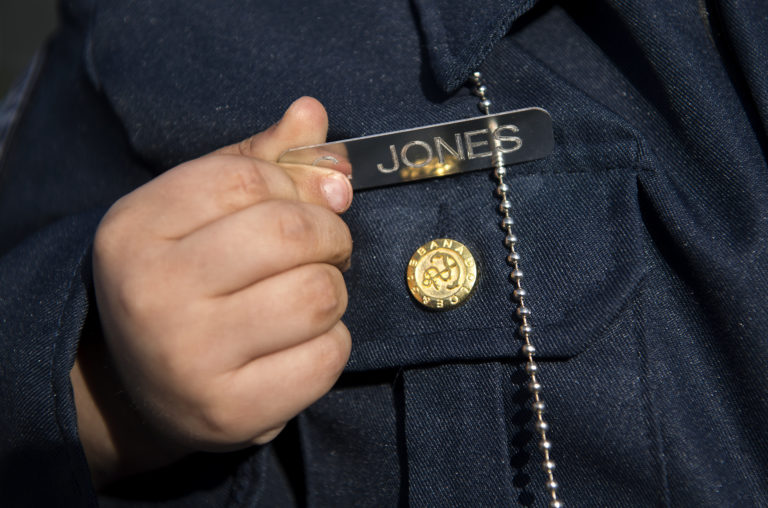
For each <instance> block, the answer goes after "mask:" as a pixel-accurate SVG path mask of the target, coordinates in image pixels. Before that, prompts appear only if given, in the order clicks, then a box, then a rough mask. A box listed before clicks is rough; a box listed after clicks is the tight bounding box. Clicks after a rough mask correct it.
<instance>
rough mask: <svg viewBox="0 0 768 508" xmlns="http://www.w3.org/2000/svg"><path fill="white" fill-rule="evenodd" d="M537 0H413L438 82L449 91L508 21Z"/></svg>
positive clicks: (505, 29) (481, 57)
mask: <svg viewBox="0 0 768 508" xmlns="http://www.w3.org/2000/svg"><path fill="white" fill-rule="evenodd" d="M535 3H536V0H473V1H471V2H462V1H458V2H457V1H455V0H414V4H415V6H416V9H417V11H418V14H419V22H420V24H421V29H422V32H423V34H424V39H425V43H426V46H427V54H428V56H429V65H430V66H431V68H432V72H433V74H434V76H435V79H436V80H437V83H438V84H439V86H440V87H441V88H442V89H443V90H445V91H446V92H452V91H453V90H455V89H456V88H458V87H459V86H461V85H462V84H463V83H464V82H466V80H467V78H468V77H469V74H470V73H471V72H472V71H473V70H475V69H476V68H477V67H478V66H479V65H480V64H481V63H482V61H483V60H484V59H485V57H487V56H488V54H489V53H490V51H491V49H492V48H493V46H494V44H496V42H498V41H499V39H501V38H502V37H503V36H504V35H505V34H506V33H507V32H508V31H509V27H510V25H512V23H513V22H514V21H515V20H516V19H517V18H518V17H520V16H521V15H522V14H524V13H525V12H526V11H527V10H529V9H530V8H531V7H533V4H535Z"/></svg>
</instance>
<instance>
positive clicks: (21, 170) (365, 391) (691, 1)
mask: <svg viewBox="0 0 768 508" xmlns="http://www.w3.org/2000/svg"><path fill="white" fill-rule="evenodd" d="M534 3H535V2H532V1H525V0H516V1H509V2H502V1H490V0H489V1H484V2H471V3H461V4H460V5H459V4H457V3H455V2H447V1H442V0H413V1H406V0H395V1H392V2H386V3H381V2H354V3H348V2H338V1H334V0H329V1H319V2H291V1H285V0H283V1H280V2H277V1H273V0H268V1H259V2H257V1H242V2H229V1H221V2H217V3H216V4H215V5H214V4H211V3H205V2H189V1H186V2H181V1H179V0H167V1H164V2H151V1H148V0H132V1H130V2H126V1H117V0H102V1H96V0H69V1H68V2H64V3H63V5H62V20H63V23H62V29H61V31H60V33H59V34H58V35H57V37H56V38H55V39H54V41H53V42H52V44H51V45H50V47H49V48H48V51H47V53H46V59H45V61H44V62H43V65H42V68H41V70H40V72H39V73H38V75H37V78H36V84H35V86H34V89H32V90H31V92H30V94H29V95H28V100H27V101H26V102H25V103H24V104H25V105H24V107H23V108H22V109H21V110H18V111H15V112H14V113H13V116H14V118H17V119H18V121H17V122H16V127H15V128H14V130H13V135H12V136H11V137H10V138H8V139H6V140H5V145H4V146H5V157H4V159H3V165H2V167H0V174H2V175H3V180H2V183H1V184H0V252H2V253H4V257H3V258H2V261H1V262H0V274H2V286H0V323H2V329H0V337H2V350H1V351H0V355H2V360H3V361H2V363H1V364H0V365H2V367H0V368H2V371H0V372H1V376H0V384H1V385H2V387H3V390H2V391H1V392H0V404H2V406H1V407H2V408H3V409H4V412H3V413H4V416H3V417H1V418H0V428H2V429H3V431H4V434H3V441H2V443H3V448H2V449H0V452H1V453H2V455H0V461H1V463H2V469H3V470H4V471H5V470H10V469H11V468H13V466H14V464H22V465H23V467H19V468H18V470H17V472H19V473H20V474H17V475H15V476H14V477H13V478H14V482H13V483H11V482H8V481H6V480H5V479H4V477H0V482H2V491H1V492H0V495H2V496H4V497H7V498H10V499H24V496H25V495H26V494H25V493H27V492H30V491H31V490H33V489H34V486H35V485H38V484H39V483H43V482H45V483H46V484H49V485H51V486H52V487H51V491H50V492H51V494H50V495H51V496H59V499H60V500H61V502H60V503H56V504H58V505H64V506H66V505H68V504H69V505H71V506H81V505H88V503H90V504H93V503H95V502H96V497H95V496H94V494H93V493H92V491H91V490H90V486H89V485H88V484H87V465H86V464H85V461H84V458H83V456H82V452H81V451H80V450H79V448H78V444H77V440H76V428H75V421H76V420H75V418H74V407H73V405H72V400H71V395H70V392H69V391H68V390H69V388H68V372H69V370H68V369H69V367H70V366H71V362H72V360H73V356H72V355H74V351H75V348H76V344H77V340H78V334H79V330H80V327H81V326H82V323H83V320H84V319H85V316H86V315H87V313H88V312H89V309H90V308H91V306H90V304H89V298H88V296H87V288H88V285H89V284H90V282H89V274H88V271H87V270H83V269H82V267H83V266H85V264H87V250H88V244H89V242H90V240H89V238H90V235H91V234H92V231H93V227H94V226H95V220H96V218H97V217H98V216H99V214H100V213H101V212H100V210H101V211H103V209H104V207H105V206H107V205H109V204H110V203H111V202H113V201H114V200H115V199H116V198H117V197H119V196H120V195H122V194H124V193H126V192H128V191H130V190H131V189H132V188H134V187H135V186H137V185H139V184H141V183H142V182H144V181H146V180H147V179H149V178H151V176H152V175H154V174H157V173H159V172H161V171H163V170H165V169H167V168H169V167H171V166H173V165H174V164H176V163H178V162H181V161H184V160H187V159H189V158H192V157H195V156H197V155H200V154H203V153H206V152H207V151H209V150H211V149H213V148H216V147H218V146H221V145H223V144H227V143H231V142H234V141H237V140H239V139H241V138H245V137H247V136H249V135H251V134H252V133H254V132H256V131H259V130H262V129H264V128H266V127H267V126H269V125H271V124H272V123H273V122H275V121H276V120H277V119H278V118H279V117H280V115H281V114H282V111H283V110H284V109H285V107H286V106H287V105H288V104H290V103H291V102H292V101H293V100H294V99H295V98H297V97H299V96H301V95H312V96H315V97H317V98H318V99H320V100H321V101H322V102H323V104H324V105H325V106H326V108H327V110H328V113H329V116H330V134H329V138H330V139H343V138H347V137H355V136H362V135H367V134H373V133H378V132H385V131H388V130H397V129H405V128H410V127H416V126H420V125H425V124H430V123H436V122H443V121H451V120H455V119H459V118H466V117H470V116H473V115H476V114H477V99H476V98H475V97H473V96H472V95H471V94H470V92H469V88H468V87H467V86H464V85H463V82H464V81H465V79H466V77H468V75H469V73H470V72H471V71H473V70H475V69H478V70H480V71H482V72H483V74H484V76H485V80H486V81H487V85H488V87H489V93H490V96H491V99H492V101H493V109H494V111H497V112H500V111H503V110H512V109H518V108H524V107H529V106H538V107H543V108H545V109H547V110H548V111H549V112H550V113H551V115H552V118H553V123H554V134H555V141H556V147H555V151H554V153H553V154H552V155H551V156H550V157H548V158H547V159H544V160H540V161H533V162H529V163H524V164H519V165H516V166H514V167H511V168H510V176H509V177H508V180H509V182H508V183H509V184H510V186H511V191H510V199H511V201H512V202H513V205H514V207H513V216H514V218H515V220H516V224H515V232H516V234H517V235H518V237H519V238H520V243H519V246H518V250H519V252H520V253H521V255H522V269H523V271H524V273H525V279H524V281H525V284H524V285H525V287H526V289H528V291H529V293H530V297H529V298H528V299H527V303H528V305H529V306H530V307H531V309H532V312H533V323H534V326H535V343H536V345H537V347H538V350H539V355H538V358H539V360H540V361H539V365H540V369H541V379H542V381H543V384H544V387H545V391H544V398H545V400H546V402H547V405H548V411H547V420H548V421H549V422H550V424H551V426H552V431H551V433H550V436H551V438H552V440H553V441H554V445H555V448H554V451H553V454H554V458H555V460H556V462H557V465H558V469H557V471H556V476H557V478H558V480H559V481H560V483H561V485H562V497H563V499H564V501H565V502H566V503H567V504H568V505H571V506H655V505H661V506H762V505H765V504H766V503H767V502H768V482H766V479H765V476H766V475H765V471H766V466H768V464H767V463H768V439H766V435H765V432H764V430H763V422H764V421H765V420H766V419H767V418H768V402H767V399H766V397H765V395H764V394H765V392H766V382H765V376H764V371H765V367H766V365H768V345H766V340H765V338H766V336H768V317H766V313H765V309H766V303H765V302H766V297H768V250H767V249H766V245H768V243H767V242H768V178H766V177H767V176H768V171H767V169H768V168H767V167H766V151H767V150H768V141H767V140H768V138H767V137H766V119H767V118H768V56H767V55H768V53H767V52H768V50H766V48H768V22H767V21H766V16H768V7H766V6H765V5H764V2H761V1H759V0H739V1H733V2H725V1H718V0H706V1H697V0H682V1H678V0H646V1H640V0H594V1H590V2H576V1H563V2H555V1H546V2H544V1H542V2H538V3H535V5H534ZM493 191H494V182H493V180H492V178H490V175H489V174H488V173H486V172H479V173H474V174H465V175H459V176H454V177H449V178H444V179H439V180H431V181H421V182H418V183H413V184H409V185H402V186H398V187H391V188H384V189H375V190H369V191H364V192H360V193H358V194H357V195H356V196H355V198H354V203H353V206H352V208H351V209H350V210H349V211H348V212H347V213H346V214H345V215H344V218H345V220H346V221H347V223H348V224H349V226H350V229H351V231H352V234H353V238H354V241H355V251H354V253H353V260H352V267H351V269H350V270H349V271H348V272H347V273H346V275H345V277H346V281H347V286H348V290H349V295H350V299H349V302H350V303H349V308H348V311H347V313H346V315H345V317H344V321H345V323H346V324H347V326H348V327H349V328H350V330H351V332H352V336H353V350H352V356H351V358H350V361H349V364H348V367H347V371H346V373H345V374H344V375H343V376H342V379H341V380H340V381H339V384H338V386H337V387H336V388H334V390H332V392H331V393H330V394H329V395H328V396H326V397H324V398H323V399H321V400H320V401H318V402H317V403H316V404H314V405H313V406H311V407H310V408H309V409H307V410H306V411H305V412H303V413H302V414H301V415H300V416H299V417H298V418H297V420H296V421H295V422H294V423H292V424H291V426H290V427H289V429H288V431H287V432H286V433H284V435H283V436H282V437H281V438H279V439H278V440H277V442H276V443H275V445H274V446H272V445H270V446H266V447H262V448H259V449H255V450H248V451H245V452H242V453H240V454H235V455H231V456H222V457H211V456H200V457H195V458H193V459H192V460H190V461H187V462H185V463H182V464H179V465H177V466H174V467H171V468H169V470H167V471H164V472H163V473H162V475H155V477H154V479H153V478H151V477H143V478H137V479H134V480H131V481H129V482H127V483H126V484H125V485H124V486H123V488H122V490H121V491H120V492H116V493H113V494H112V495H111V496H101V497H100V499H99V501H100V502H101V503H102V505H104V506H185V505H187V506H224V505H227V506H230V505H232V506H284V505H290V504H294V503H295V504H298V505H308V506H394V505H413V506H510V505H515V504H519V505H523V506H544V505H545V504H546V498H545V496H544V475H543V473H542V472H541V469H540V467H539V460H540V459H539V452H538V450H537V446H536V439H535V432H534V430H533V422H532V415H531V411H530V410H529V409H528V404H529V402H530V400H529V395H528V392H527V390H526V389H525V387H524V384H525V381H526V376H525V373H524V370H523V364H522V358H521V356H520V354H519V349H520V343H519V339H518V338H517V336H516V333H515V327H516V321H515V319H514V318H513V307H512V305H511V303H510V299H509V296H510V290H511V286H510V284H509V283H508V282H507V280H508V279H507V276H508V271H509V267H508V266H507V265H506V263H505V262H504V258H505V253H506V250H505V247H504V245H503V242H502V241H503V234H502V232H501V230H500V228H499V215H498V214H497V212H496V206H497V199H496V197H495V196H494V192H493ZM46 226H47V227H48V229H44V228H46ZM41 230H42V231H41ZM35 231H40V232H38V233H37V234H36V235H34V236H31V235H32V234H33V232H35ZM438 237H450V238H454V239H456V240H459V241H461V242H463V243H464V244H466V245H467V246H469V248H470V249H471V250H472V251H473V253H474V254H475V257H476V258H477V260H478V264H479V267H480V274H481V275H480V278H479V281H478V287H477V290H476V293H475V294H474V295H473V296H472V298H471V299H470V300H469V301H468V302H467V303H466V304H465V305H463V306H461V307H459V308H457V309H455V310H452V311H450V312H444V313H435V312H430V311H427V310H424V309H422V308H420V307H419V306H418V304H416V303H415V302H414V301H413V300H412V299H411V297H410V296H409V294H408V292H407V288H406V285H405V266H406V263H407V260H408V259H409V258H410V256H411V254H412V253H413V251H414V250H415V249H416V248H417V247H418V246H420V245H421V244H423V243H425V242H426V241H428V240H430V239H432V238H438ZM46 365H47V368H44V366H46ZM51 366H53V367H52V368H51ZM51 387H55V389H54V390H53V391H52V390H51ZM22 393H23V394H24V395H21V394H22ZM54 395H55V397H54ZM19 457H22V458H19ZM43 457H44V458H43ZM37 463H39V466H37V470H38V471H39V472H38V473H37V474H36V476H34V477H32V476H29V475H26V474H25V471H28V470H29V468H34V467H36V466H35V464H37ZM25 468H26V469H25ZM24 478H28V479H27V480H25V479H24ZM43 478H45V479H43ZM46 495H48V494H46ZM30 499H32V498H30Z"/></svg>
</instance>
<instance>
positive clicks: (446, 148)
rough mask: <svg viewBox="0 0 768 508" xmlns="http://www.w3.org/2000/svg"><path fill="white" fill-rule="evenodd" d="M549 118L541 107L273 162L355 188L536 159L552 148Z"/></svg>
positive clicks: (299, 152)
mask: <svg viewBox="0 0 768 508" xmlns="http://www.w3.org/2000/svg"><path fill="white" fill-rule="evenodd" d="M554 145H555V142H554V138H553V135H552V119H551V117H550V116H549V113H547V112H546V111H545V110H543V109H540V108H530V109H521V110H517V111H509V112H506V113H499V114H497V115H487V116H480V117H475V118H470V119H468V120H459V121H456V122H448V123H441V124H437V125H429V126H427V127H419V128H416V129H407V130H402V131H395V132H387V133H384V134H376V135H373V136H365V137H362V138H354V139H348V140H345V141H335V142H332V143H324V144H322V145H314V146H305V147H301V148H294V149H291V150H288V151H287V152H285V153H283V154H282V155H281V156H280V158H279V159H278V162H281V163H288V164H306V165H312V166H321V167H326V168H331V169H336V170H338V171H342V172H343V173H346V174H348V175H351V176H350V178H351V180H352V187H353V188H354V189H355V190H360V189H369V188H372V187H382V186H387V185H395V184H399V183H405V182H410V181H413V180H421V179H423V178H435V177H440V176H446V175H451V174H455V173H465V172H467V171H476V170H479V169H487V168H490V167H492V166H493V160H494V157H498V158H499V159H500V161H501V163H502V164H504V165H509V164H516V163H519V162H526V161H531V160H535V159H541V158H544V157H546V156H548V155H549V154H551V153H552V150H553V148H554Z"/></svg>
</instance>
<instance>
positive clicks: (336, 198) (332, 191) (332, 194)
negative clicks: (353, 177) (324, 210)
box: [322, 173, 350, 212]
mask: <svg viewBox="0 0 768 508" xmlns="http://www.w3.org/2000/svg"><path fill="white" fill-rule="evenodd" d="M322 189H323V194H324V195H325V200H326V201H327V202H328V206H330V207H331V209H332V210H333V211H334V212H343V211H344V210H346V209H347V207H348V206H349V201H350V184H349V182H348V181H347V177H345V176H344V175H342V174H341V173H334V174H331V175H328V176H326V177H325V179H324V180H323V184H322Z"/></svg>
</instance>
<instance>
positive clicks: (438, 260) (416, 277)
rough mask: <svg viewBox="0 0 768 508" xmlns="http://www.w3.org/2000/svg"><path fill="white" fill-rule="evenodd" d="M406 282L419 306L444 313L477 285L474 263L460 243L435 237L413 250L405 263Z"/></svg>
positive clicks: (464, 246)
mask: <svg viewBox="0 0 768 508" xmlns="http://www.w3.org/2000/svg"><path fill="white" fill-rule="evenodd" d="M405 280H406V282H407V283H408V289H409V290H410V291H411V294H412V295H413V297H414V298H416V301H418V302H419V303H420V304H422V305H424V306H425V307H429V308H430V309H438V310H447V309H451V308H453V307H456V306H457V305H459V304H461V303H462V302H464V301H465V300H466V299H467V298H469V296H470V295H471V294H472V290H473V289H474V287H475V283H477V263H476V262H475V258H474V257H473V256H472V253H471V252H470V251H469V249H468V248H467V246H466V245H464V244H463V243H461V242H457V241H456V240H451V239H450V238H438V239H436V240H432V241H431V242H427V243H425V244H424V245H422V246H421V247H419V248H418V249H416V252H414V254H413V256H412V257H411V260H410V261H408V269H407V270H406V276H405Z"/></svg>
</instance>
